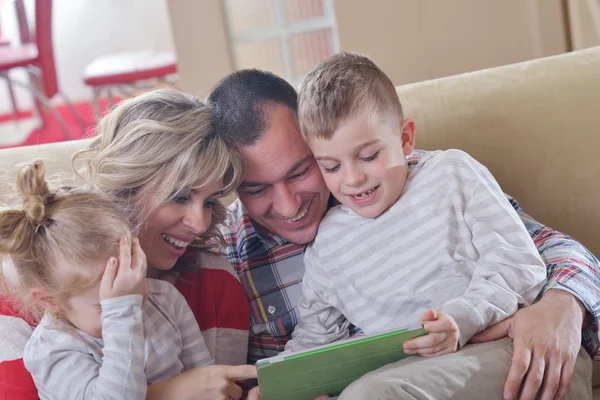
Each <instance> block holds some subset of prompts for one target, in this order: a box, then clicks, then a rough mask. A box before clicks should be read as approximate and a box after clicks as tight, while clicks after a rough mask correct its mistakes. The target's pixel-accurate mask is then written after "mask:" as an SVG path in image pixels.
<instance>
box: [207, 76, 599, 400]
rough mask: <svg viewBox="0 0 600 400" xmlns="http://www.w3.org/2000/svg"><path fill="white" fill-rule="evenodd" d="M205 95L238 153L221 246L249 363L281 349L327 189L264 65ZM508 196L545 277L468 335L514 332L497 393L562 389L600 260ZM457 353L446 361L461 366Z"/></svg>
mask: <svg viewBox="0 0 600 400" xmlns="http://www.w3.org/2000/svg"><path fill="white" fill-rule="evenodd" d="M208 102H209V104H210V105H211V106H212V107H213V108H214V111H215V114H216V121H215V122H216V127H217V131H218V134H220V135H222V136H223V138H224V139H225V140H227V141H228V143H230V144H231V145H232V146H236V147H238V148H239V149H240V151H241V153H242V155H243V157H244V158H245V161H246V167H247V173H246V176H245V179H244V181H243V183H242V184H241V186H240V188H239V189H238V196H239V200H238V201H236V202H235V203H234V204H233V205H232V206H231V211H232V213H233V216H232V220H231V224H230V228H231V232H230V234H229V235H228V238H227V240H228V245H229V246H228V249H227V253H228V257H229V259H230V261H231V262H232V264H233V265H234V267H235V268H236V270H237V271H238V274H239V276H240V280H241V282H242V285H243V286H244V290H245V292H246V295H247V297H248V300H249V303H250V308H251V314H252V318H251V327H250V345H249V362H250V363H254V362H256V360H257V359H260V358H264V357H269V356H273V355H276V354H277V353H278V352H280V351H282V350H283V348H284V345H285V343H286V342H287V340H289V339H290V337H291V334H292V331H293V329H294V327H295V325H296V324H297V322H298V315H297V303H298V298H299V295H300V283H301V281H302V277H303V274H304V265H303V262H302V257H303V252H304V248H305V246H306V244H307V243H309V242H310V241H311V240H312V239H313V238H314V237H315V235H316V232H317V229H318V226H319V222H320V220H321V218H322V217H323V215H324V214H325V212H326V211H327V209H328V207H329V206H330V205H331V198H330V195H329V192H328V191H327V189H326V186H325V184H324V182H323V178H322V176H321V174H320V172H319V169H318V167H317V165H316V163H315V161H314V159H313V157H312V155H311V153H310V151H309V149H308V146H307V145H306V143H305V142H304V140H303V139H302V137H301V134H300V131H299V127H298V122H297V116H296V109H297V96H296V92H295V90H294V88H293V87H291V86H290V85H289V84H288V83H287V82H285V81H284V80H283V79H281V78H279V77H277V76H275V75H273V74H271V73H268V72H263V71H257V70H243V71H238V72H236V73H233V74H231V75H229V76H227V77H226V78H224V79H223V80H222V81H221V82H220V83H219V84H218V85H217V86H216V87H215V88H214V90H213V92H212V93H211V95H210V96H209V98H208ZM417 161H418V160H417ZM511 202H512V203H513V206H514V207H515V208H516V209H517V211H518V213H519V215H520V216H521V218H522V220H523V222H524V223H525V225H526V227H527V229H528V231H529V233H530V235H531V236H532V238H533V239H534V242H536V246H537V247H538V250H539V251H540V255H541V256H542V258H543V259H544V261H545V263H546V265H547V271H548V284H547V285H546V286H545V288H544V289H543V291H542V293H543V296H542V297H541V299H540V301H539V302H537V303H536V304H534V305H532V306H530V307H527V308H523V309H521V310H519V311H518V312H517V313H516V314H515V315H514V316H513V317H511V318H509V319H507V320H504V321H502V322H501V323H499V324H498V325H495V326H492V327H490V328H488V329H487V330H486V331H484V332H483V333H481V334H480V335H478V336H476V337H475V338H474V340H473V341H474V342H484V341H490V340H494V339H498V338H501V337H504V336H507V335H508V336H510V337H511V338H512V339H513V343H514V354H513V362H512V366H511V368H510V372H509V375H508V378H507V380H506V384H505V386H504V393H503V396H504V398H506V399H511V398H514V397H515V396H516V394H517V393H518V391H519V388H520V387H521V395H520V399H522V400H528V399H533V398H534V396H535V395H536V392H537V391H538V388H541V392H540V395H541V397H540V398H541V399H553V398H559V399H560V398H563V397H564V396H565V395H566V393H567V390H568V389H569V385H570V383H571V380H572V379H573V373H574V370H575V365H576V360H577V365H578V371H580V370H581V371H585V370H586V369H587V370H589V369H590V368H591V366H590V364H591V362H590V358H589V356H580V357H579V358H578V353H579V350H580V344H581V342H582V338H583V345H584V347H585V349H586V350H587V351H588V353H589V354H591V355H592V356H597V355H600V354H599V352H598V350H599V347H600V346H599V340H598V320H599V317H600V302H599V301H600V296H598V295H597V294H598V293H600V290H599V289H600V278H599V276H600V274H599V272H600V267H599V265H598V260H597V259H596V258H595V257H594V256H593V255H591V253H589V251H587V249H585V248H584V247H583V246H581V245H580V244H579V243H577V242H575V241H573V240H572V239H570V238H569V237H567V236H566V235H563V234H561V233H558V232H553V231H552V230H550V229H549V228H547V227H544V226H542V225H540V224H539V223H537V222H536V221H534V220H532V219H531V218H530V217H529V216H527V215H526V214H524V213H523V212H522V210H520V208H519V206H518V204H517V203H516V202H514V201H513V200H512V199H511ZM582 327H583V328H584V329H583V331H582ZM582 335H583V336H582ZM456 354H460V352H459V353H456ZM460 362H461V360H460V359H457V360H456V362H454V363H453V364H454V365H457V366H458V367H460ZM463 370H468V368H463ZM473 371H478V369H477V368H474V369H473ZM480 376H481V375H475V372H473V375H468V374H467V376H464V377H463V378H464V379H463V381H456V380H455V382H456V384H457V387H458V386H461V387H464V385H465V381H476V380H477V379H471V380H469V378H471V377H480ZM492 376H493V375H492ZM499 379H500V378H499ZM578 384H580V385H582V386H583V387H582V388H581V390H582V391H581V393H584V394H585V393H588V392H590V390H589V389H588V388H585V385H586V384H587V385H589V382H587V383H586V382H585V381H584V380H582V379H579V381H578ZM447 389H449V390H453V389H454V388H447ZM446 393H448V392H446ZM473 395H474V396H477V395H478V394H477V393H474V394H473Z"/></svg>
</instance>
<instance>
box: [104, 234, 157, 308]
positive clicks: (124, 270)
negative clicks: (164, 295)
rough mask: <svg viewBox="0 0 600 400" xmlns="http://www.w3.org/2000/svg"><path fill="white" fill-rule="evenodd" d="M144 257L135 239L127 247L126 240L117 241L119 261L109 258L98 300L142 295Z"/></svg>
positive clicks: (144, 275)
mask: <svg viewBox="0 0 600 400" xmlns="http://www.w3.org/2000/svg"><path fill="white" fill-rule="evenodd" d="M146 269H147V264H146V255H145V254H144V252H143V251H142V248H141V247H140V242H139V240H138V239H137V238H135V239H133V244H132V247H131V248H130V247H129V244H128V243H127V239H126V238H125V237H122V238H121V239H120V240H119V259H118V260H117V259H116V258H114V257H111V258H110V259H109V260H108V263H107V264H106V269H105V270H104V275H102V281H101V282H100V300H106V299H113V298H115V297H121V296H127V295H130V294H140V295H142V296H143V295H144V286H145V284H146Z"/></svg>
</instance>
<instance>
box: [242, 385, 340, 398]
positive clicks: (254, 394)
mask: <svg viewBox="0 0 600 400" xmlns="http://www.w3.org/2000/svg"><path fill="white" fill-rule="evenodd" d="M328 398H329V396H328V395H323V396H319V397H317V398H316V399H314V400H326V399H328ZM248 400H261V399H260V388H259V387H258V386H257V387H255V388H252V390H250V392H249V393H248Z"/></svg>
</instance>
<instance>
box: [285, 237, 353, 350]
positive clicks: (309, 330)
mask: <svg viewBox="0 0 600 400" xmlns="http://www.w3.org/2000/svg"><path fill="white" fill-rule="evenodd" d="M304 265H305V268H306V272H305V275H304V279H303V281H302V296H301V297H300V301H299V303H298V312H299V316H300V321H299V322H298V325H296V329H294V333H293V334H292V340H290V341H289V342H287V344H286V345H285V352H286V353H288V352H293V351H300V350H306V349H310V348H312V347H315V346H321V345H324V344H328V343H332V342H335V341H337V340H341V339H346V338H348V337H349V336H350V333H349V328H350V322H349V321H348V320H347V319H346V317H344V315H343V314H342V313H341V312H340V311H339V310H337V309H336V308H335V307H333V306H332V305H331V302H329V301H328V299H327V295H326V293H325V292H326V291H325V290H320V289H322V288H321V286H320V285H319V284H317V283H316V282H314V281H313V277H312V275H313V273H314V272H313V271H314V268H315V267H317V268H318V267H319V266H320V263H319V259H318V258H317V257H315V255H314V253H313V251H312V248H311V247H310V246H309V247H308V248H307V250H306V253H305V255H304Z"/></svg>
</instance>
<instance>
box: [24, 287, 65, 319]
mask: <svg viewBox="0 0 600 400" xmlns="http://www.w3.org/2000/svg"><path fill="white" fill-rule="evenodd" d="M29 293H31V297H33V299H34V300H35V302H36V303H38V304H39V305H40V306H41V307H42V308H43V309H44V310H46V311H48V312H52V313H57V312H59V311H60V307H59V306H58V303H57V302H56V299H55V298H54V297H52V296H50V295H49V294H48V292H47V291H46V289H44V288H40V287H37V288H31V289H30V291H29Z"/></svg>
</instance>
